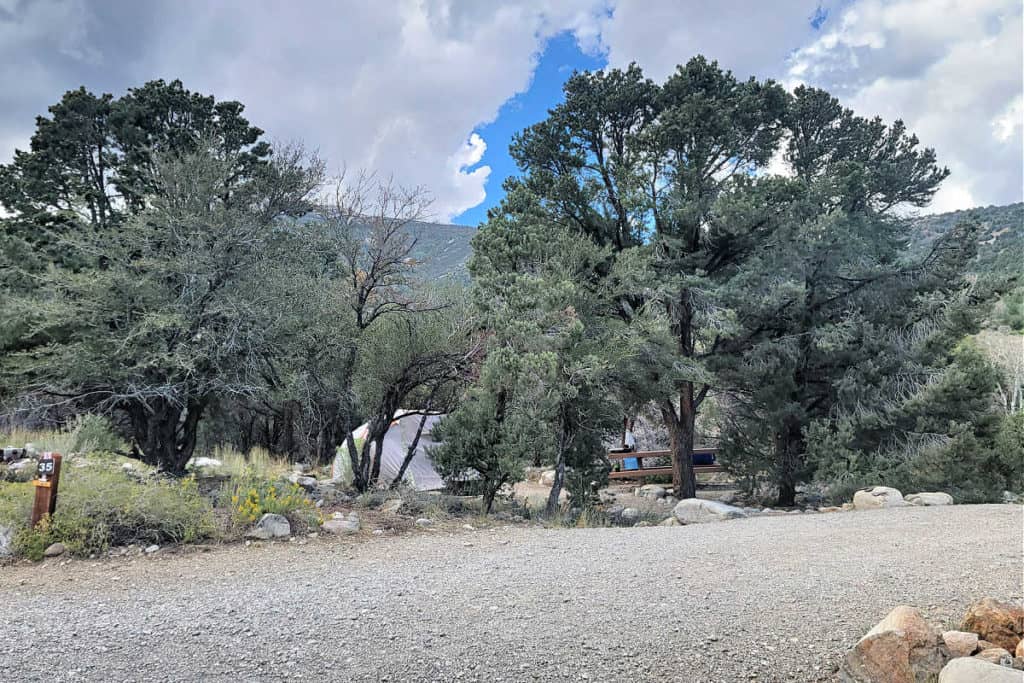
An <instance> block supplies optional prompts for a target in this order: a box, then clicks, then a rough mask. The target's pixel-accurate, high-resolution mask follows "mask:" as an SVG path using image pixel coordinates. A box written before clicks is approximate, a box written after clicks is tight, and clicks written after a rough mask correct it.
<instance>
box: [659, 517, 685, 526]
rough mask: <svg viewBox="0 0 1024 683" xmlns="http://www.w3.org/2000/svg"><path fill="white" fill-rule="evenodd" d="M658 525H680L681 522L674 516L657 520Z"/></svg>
mask: <svg viewBox="0 0 1024 683" xmlns="http://www.w3.org/2000/svg"><path fill="white" fill-rule="evenodd" d="M658 526H682V524H681V523H680V522H679V520H678V519H676V518H675V517H668V518H667V519H665V520H663V521H661V522H658Z"/></svg>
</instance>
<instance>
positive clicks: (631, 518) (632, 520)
mask: <svg viewBox="0 0 1024 683" xmlns="http://www.w3.org/2000/svg"><path fill="white" fill-rule="evenodd" d="M619 519H620V520H621V521H622V523H623V524H636V523H637V522H639V521H640V511H639V510H638V509H636V508H626V509H624V510H623V511H622V514H621V515H619Z"/></svg>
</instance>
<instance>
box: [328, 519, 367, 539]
mask: <svg viewBox="0 0 1024 683" xmlns="http://www.w3.org/2000/svg"><path fill="white" fill-rule="evenodd" d="M320 528H321V529H323V530H324V531H325V532H327V533H329V534H334V535H335V536H346V535H349V534H354V533H356V532H357V531H359V520H358V519H355V520H350V519H329V520H327V521H326V522H324V523H323V526H321V527H320Z"/></svg>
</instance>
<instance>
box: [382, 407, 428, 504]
mask: <svg viewBox="0 0 1024 683" xmlns="http://www.w3.org/2000/svg"><path fill="white" fill-rule="evenodd" d="M427 409H428V410H429V409H430V408H429V404H428V407H427ZM428 417H430V416H429V415H428V414H427V413H423V417H421V418H420V424H419V426H418V427H417V428H416V434H415V435H413V437H412V442H411V443H410V444H409V449H408V450H407V451H406V452H405V459H404V460H402V466H401V467H399V468H398V475H397V476H396V477H395V478H394V479H393V480H392V481H391V485H390V486H389V488H397V486H398V485H399V484H400V483H402V478H403V477H405V471H406V470H407V469H408V468H409V464H410V463H411V462H412V459H413V458H414V457H416V449H417V448H418V447H419V445H420V435H422V434H423V428H424V427H426V425H427V418H428Z"/></svg>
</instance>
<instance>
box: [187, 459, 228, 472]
mask: <svg viewBox="0 0 1024 683" xmlns="http://www.w3.org/2000/svg"><path fill="white" fill-rule="evenodd" d="M223 464H224V463H222V462H221V461H220V460H217V459H215V458H192V462H191V465H192V467H193V469H199V470H201V469H203V468H205V467H211V468H216V467H221V466H222V465H223Z"/></svg>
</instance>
